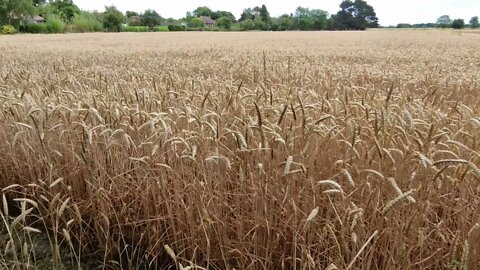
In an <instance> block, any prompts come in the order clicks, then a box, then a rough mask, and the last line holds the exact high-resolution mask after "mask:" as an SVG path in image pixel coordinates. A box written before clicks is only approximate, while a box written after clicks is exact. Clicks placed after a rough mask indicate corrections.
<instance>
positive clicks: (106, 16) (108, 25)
mask: <svg viewBox="0 0 480 270" xmlns="http://www.w3.org/2000/svg"><path fill="white" fill-rule="evenodd" d="M124 22H125V16H124V15H123V13H122V12H120V11H119V10H118V9H117V8H116V7H115V6H113V5H112V6H105V11H104V12H103V28H105V30H107V31H110V32H120V30H121V29H122V24H123V23H124Z"/></svg>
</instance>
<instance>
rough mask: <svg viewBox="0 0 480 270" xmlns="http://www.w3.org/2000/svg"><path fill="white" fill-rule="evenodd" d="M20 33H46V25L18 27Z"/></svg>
mask: <svg viewBox="0 0 480 270" xmlns="http://www.w3.org/2000/svg"><path fill="white" fill-rule="evenodd" d="M20 31H21V32H24V33H32V34H41V33H47V32H48V30H47V24H46V23H29V24H25V25H23V26H21V27H20Z"/></svg>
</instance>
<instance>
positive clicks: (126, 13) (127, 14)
mask: <svg viewBox="0 0 480 270" xmlns="http://www.w3.org/2000/svg"><path fill="white" fill-rule="evenodd" d="M138 15H139V14H138V12H135V11H130V10H127V12H125V16H126V17H127V19H130V18H131V17H134V16H138Z"/></svg>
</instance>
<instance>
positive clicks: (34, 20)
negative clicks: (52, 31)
mask: <svg viewBox="0 0 480 270" xmlns="http://www.w3.org/2000/svg"><path fill="white" fill-rule="evenodd" d="M46 21H47V20H46V19H45V18H44V17H42V16H34V17H27V22H28V23H35V24H36V23H44V22H46Z"/></svg>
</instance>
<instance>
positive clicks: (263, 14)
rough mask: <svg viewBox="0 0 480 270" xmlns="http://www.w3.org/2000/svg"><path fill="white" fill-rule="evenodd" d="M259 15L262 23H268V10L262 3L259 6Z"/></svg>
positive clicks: (269, 18)
mask: <svg viewBox="0 0 480 270" xmlns="http://www.w3.org/2000/svg"><path fill="white" fill-rule="evenodd" d="M259 15H260V17H261V18H262V21H263V22H264V23H267V24H269V23H270V20H271V19H272V18H271V17H270V12H268V9H267V6H265V5H262V7H261V8H260V14H259Z"/></svg>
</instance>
